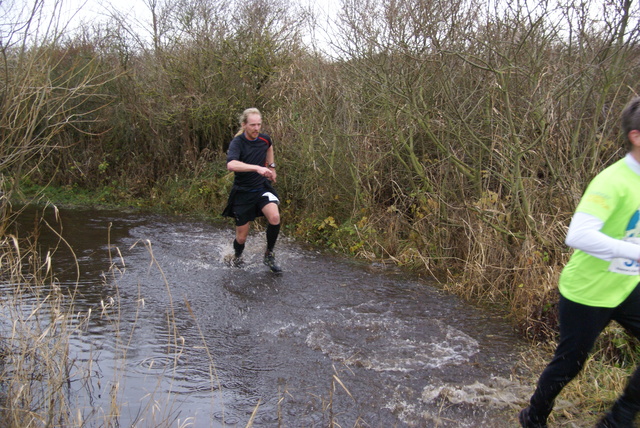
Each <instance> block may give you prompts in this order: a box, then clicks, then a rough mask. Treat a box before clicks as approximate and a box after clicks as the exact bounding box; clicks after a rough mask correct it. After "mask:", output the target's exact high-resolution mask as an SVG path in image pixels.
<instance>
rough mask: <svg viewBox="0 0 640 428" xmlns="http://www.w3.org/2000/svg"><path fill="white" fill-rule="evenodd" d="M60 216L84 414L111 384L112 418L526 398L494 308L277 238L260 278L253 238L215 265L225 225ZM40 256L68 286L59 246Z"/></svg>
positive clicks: (226, 245)
mask: <svg viewBox="0 0 640 428" xmlns="http://www.w3.org/2000/svg"><path fill="white" fill-rule="evenodd" d="M52 211H53V210H52V208H48V209H47V215H46V218H47V219H48V221H49V222H50V223H52V224H54V223H55V220H54V219H53V214H52ZM34 215H35V212H34V211H30V213H28V214H25V215H24V216H23V220H21V223H23V227H25V228H28V226H29V224H30V223H31V224H32V223H33V218H34ZM61 220H62V232H61V234H62V236H63V237H64V238H65V239H66V240H67V241H68V242H69V243H70V245H71V246H72V247H73V249H74V252H75V255H76V257H77V259H78V263H79V266H80V281H79V288H78V289H79V292H80V294H79V296H78V297H77V298H76V307H75V310H76V311H78V312H84V311H87V310H88V309H91V310H92V316H91V319H90V320H89V322H88V323H87V327H86V329H84V332H83V333H82V334H78V335H77V337H74V338H73V343H72V347H71V348H72V349H71V350H70V353H71V355H72V357H73V358H75V359H76V360H77V364H82V363H85V364H90V366H91V368H90V376H89V379H84V380H83V381H82V382H80V381H78V382H76V383H74V384H73V385H72V390H73V391H72V394H71V395H72V397H74V398H73V400H75V401H76V402H77V406H78V407H80V408H81V409H82V411H83V412H84V413H85V414H86V415H89V414H97V413H100V412H104V411H105V409H108V408H109V397H110V395H111V394H113V388H114V387H116V386H117V388H118V393H117V400H118V405H119V408H120V410H121V414H120V417H119V420H120V426H131V425H132V424H136V423H137V424H138V425H137V426H154V424H159V422H158V421H161V420H162V421H169V422H167V423H166V425H167V426H194V427H245V426H247V424H249V423H251V424H252V426H256V427H327V426H332V424H334V425H333V426H340V427H355V426H359V427H385V428H386V427H405V426H407V427H409V426H416V427H480V426H487V427H496V428H500V427H514V426H516V421H515V413H516V410H515V409H516V408H518V407H519V406H520V405H521V404H522V403H523V401H524V399H525V398H526V397H527V394H529V393H530V392H531V386H529V385H526V386H525V387H524V388H523V387H521V386H519V385H518V384H517V383H515V382H514V381H512V380H510V377H511V375H512V374H513V373H512V372H513V370H514V367H515V365H516V363H517V360H518V356H519V352H520V351H521V349H520V347H521V346H522V345H523V344H522V341H521V340H520V339H519V338H518V337H517V336H516V335H515V333H514V332H513V331H512V329H511V328H510V327H509V325H508V324H506V323H505V322H504V320H502V319H501V318H500V316H498V315H496V314H492V313H490V312H487V311H483V310H478V309H476V308H474V307H471V306H469V305H468V304H465V303H464V302H462V301H461V300H459V299H457V298H455V297H452V296H449V295H446V294H444V293H443V292H441V291H439V290H438V288H437V287H435V286H434V284H433V283H430V282H428V281H422V280H419V279H416V278H414V277H411V276H409V275H406V274H403V273H401V272H400V271H398V270H385V269H377V268H375V266H371V265H369V264H367V263H360V262H354V261H351V260H348V259H346V258H342V257H338V256H335V255H331V254H326V253H323V252H320V251H317V250H314V249H310V248H307V247H304V246H301V245H300V244H298V243H295V242H292V241H289V240H287V239H286V238H283V239H281V240H280V241H279V242H278V245H277V248H276V254H277V257H278V260H279V262H280V264H281V266H282V268H283V269H284V273H283V274H281V275H274V274H272V273H271V272H269V271H268V270H267V268H266V267H265V266H264V265H262V259H261V255H262V252H263V251H264V236H263V234H257V235H256V234H252V235H251V236H250V237H249V240H248V242H247V249H246V251H245V260H246V261H247V265H246V266H245V267H244V268H243V269H238V268H231V267H228V266H227V265H226V264H225V263H224V257H225V255H228V254H230V253H231V251H232V248H231V242H232V239H233V228H232V227H231V226H217V225H215V224H212V223H211V222H205V221H201V220H191V219H185V218H181V217H168V216H156V215H149V214H139V213H123V212H115V211H104V210H100V211H96V210H61ZM40 242H41V245H42V247H43V249H45V248H46V247H47V246H51V245H52V244H51V243H52V242H54V240H53V238H52V237H51V236H48V234H47V233H45V232H44V231H43V232H42V237H41V239H40ZM53 261H54V264H53V266H54V268H56V269H58V270H59V271H58V272H57V276H58V278H60V281H61V283H65V284H73V283H74V282H75V280H76V272H75V268H74V264H73V263H71V254H70V252H69V251H67V250H65V249H63V248H60V249H58V250H57V251H56V252H55V253H54V255H53ZM110 263H113V266H114V269H112V270H111V271H109V265H110ZM105 306H106V308H107V309H109V308H117V312H116V313H117V314H118V316H117V317H114V316H113V315H111V316H108V317H107V316H104V314H105V313H106V312H108V310H107V309H105ZM105 311H106V312H105ZM109 313H113V312H109ZM101 314H102V315H101ZM149 409H152V412H151V413H152V414H153V418H157V419H156V420H155V422H154V421H151V420H150V419H149V417H148V416H147V417H146V419H145V418H142V417H141V416H140V415H142V414H148V410H149Z"/></svg>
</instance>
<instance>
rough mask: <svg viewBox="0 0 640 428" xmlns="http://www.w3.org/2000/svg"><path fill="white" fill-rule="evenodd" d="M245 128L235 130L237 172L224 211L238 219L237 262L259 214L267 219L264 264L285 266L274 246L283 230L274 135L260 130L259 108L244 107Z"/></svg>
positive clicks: (232, 157)
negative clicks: (280, 262)
mask: <svg viewBox="0 0 640 428" xmlns="http://www.w3.org/2000/svg"><path fill="white" fill-rule="evenodd" d="M240 126H241V127H242V129H241V130H240V131H239V132H238V134H236V136H235V137H234V139H233V140H231V143H230V144H229V150H228V151H227V169H228V170H229V171H233V172H234V173H235V178H234V181H233V187H232V189H231V193H230V194H229V200H228V202H227V206H226V208H225V210H224V211H223V213H222V215H224V216H227V217H234V218H235V219H236V237H235V239H234V241H233V249H234V258H233V261H232V264H233V265H234V266H241V265H242V263H243V262H242V252H243V251H244V246H245V242H246V241H247V236H248V235H249V226H250V222H252V221H253V220H255V219H256V217H259V216H264V217H266V219H267V222H268V224H267V250H266V252H265V254H264V264H265V265H267V266H269V269H271V271H272V272H276V273H280V272H282V269H281V268H280V266H278V265H277V264H276V259H275V255H274V253H273V248H274V247H275V245H276V241H277V239H278V235H279V234H280V211H279V209H278V205H279V204H280V200H279V199H278V194H277V192H276V191H275V189H274V188H273V186H272V183H275V182H276V176H277V174H276V164H275V163H274V157H273V143H272V142H271V137H269V136H268V135H266V134H262V133H260V129H261V128H262V114H261V113H260V111H259V110H258V109H256V108H249V109H247V110H245V111H244V112H243V113H242V115H241V116H240Z"/></svg>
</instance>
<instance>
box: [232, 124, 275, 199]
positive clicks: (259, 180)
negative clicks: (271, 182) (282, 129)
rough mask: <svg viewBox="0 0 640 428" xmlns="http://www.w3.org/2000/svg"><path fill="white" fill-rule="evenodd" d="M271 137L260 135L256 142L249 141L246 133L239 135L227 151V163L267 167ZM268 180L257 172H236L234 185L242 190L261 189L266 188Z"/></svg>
mask: <svg viewBox="0 0 640 428" xmlns="http://www.w3.org/2000/svg"><path fill="white" fill-rule="evenodd" d="M271 145H272V143H271V137H269V136H268V135H266V134H258V138H256V139H255V140H253V141H251V140H247V138H246V137H245V135H244V133H242V134H241V135H238V136H237V137H235V138H234V139H233V140H231V143H229V150H227V163H228V162H230V161H232V160H237V161H240V162H244V163H248V164H251V165H260V166H265V164H266V162H267V150H268V149H269V147H271ZM266 182H267V179H266V178H265V177H263V176H261V175H260V174H258V173H257V172H236V173H235V178H234V180H233V184H234V185H235V186H238V187H240V188H241V189H261V188H264V187H265V183H266Z"/></svg>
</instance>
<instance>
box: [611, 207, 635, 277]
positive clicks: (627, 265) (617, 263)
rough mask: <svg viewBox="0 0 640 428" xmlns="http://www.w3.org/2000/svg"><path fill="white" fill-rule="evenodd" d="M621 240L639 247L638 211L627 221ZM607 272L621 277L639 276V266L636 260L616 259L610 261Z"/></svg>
mask: <svg viewBox="0 0 640 428" xmlns="http://www.w3.org/2000/svg"><path fill="white" fill-rule="evenodd" d="M622 240H623V241H627V242H632V243H634V244H638V245H640V209H639V210H637V211H636V212H635V213H634V214H633V216H632V217H631V220H629V224H628V225H627V230H626V232H625V235H624V238H622ZM609 271H610V272H615V273H621V274H623V275H640V264H639V263H638V261H637V260H631V259H623V258H620V257H618V258H615V259H613V260H611V263H610V264H609Z"/></svg>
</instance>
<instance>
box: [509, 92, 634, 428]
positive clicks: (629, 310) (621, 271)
mask: <svg viewBox="0 0 640 428" xmlns="http://www.w3.org/2000/svg"><path fill="white" fill-rule="evenodd" d="M621 119H622V120H621V122H622V135H623V138H624V141H625V144H626V146H627V149H628V152H627V154H626V156H625V157H624V158H623V159H620V160H618V161H617V162H615V163H614V164H612V165H611V166H609V167H607V168H606V169H604V170H603V171H602V172H600V173H599V174H598V175H597V176H596V177H595V178H594V179H593V180H592V181H591V182H590V183H589V185H588V186H587V189H586V191H585V193H584V195H583V196H582V198H581V199H580V202H579V203H578V206H577V207H576V210H575V213H574V215H573V217H572V219H571V224H570V225H569V230H568V232H567V237H566V241H565V242H566V243H567V245H569V246H570V247H572V248H574V249H575V251H574V252H573V254H572V255H571V258H570V259H569V262H568V263H567V265H566V266H565V267H564V269H563V270H562V273H561V274H560V280H559V284H558V288H559V291H560V302H559V305H558V316H559V324H560V340H559V342H558V345H557V348H556V351H555V354H554V356H553V358H552V360H551V362H550V363H549V364H548V365H547V367H546V368H545V369H544V371H543V372H542V374H541V375H540V378H539V380H538V384H537V387H536V389H535V392H534V393H533V396H532V397H531V399H530V401H529V406H528V407H526V408H525V409H523V410H522V411H521V412H520V414H519V421H520V425H522V426H523V427H525V428H542V427H546V426H547V418H548V416H549V414H550V413H551V411H552V409H553V404H554V401H555V398H556V397H557V396H558V394H559V393H560V391H561V390H562V389H563V388H564V387H565V386H566V385H567V384H568V383H569V382H570V381H571V380H572V379H573V378H574V377H575V376H576V375H577V374H578V373H579V372H580V370H582V367H583V366H584V363H585V361H586V359H587V357H588V354H589V352H590V351H591V349H592V347H593V345H594V343H595V341H596V339H597V337H598V336H599V335H600V333H601V332H602V330H604V328H605V327H606V326H607V325H608V324H609V323H610V322H611V321H617V322H618V323H619V324H620V325H622V326H623V327H624V328H625V329H626V330H627V331H628V332H629V333H630V334H632V335H633V336H635V337H637V338H640V288H639V287H638V282H639V280H640V277H639V274H640V269H639V266H640V264H639V261H640V97H636V98H634V99H633V100H631V101H630V102H629V103H628V104H627V106H626V107H625V108H624V110H623V111H622V116H621ZM638 410H640V368H636V371H635V372H634V373H633V375H632V376H631V378H630V379H629V381H628V383H627V385H626V388H625V389H624V391H623V393H622V395H621V396H620V397H619V398H618V399H617V400H616V402H615V403H614V404H613V406H612V408H611V409H610V410H609V412H608V413H607V414H606V415H604V417H602V418H601V419H600V421H599V422H598V424H597V425H596V426H597V427H600V428H614V427H625V428H627V427H629V428H630V427H633V426H634V425H633V420H634V419H635V416H636V414H637V413H638Z"/></svg>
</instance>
